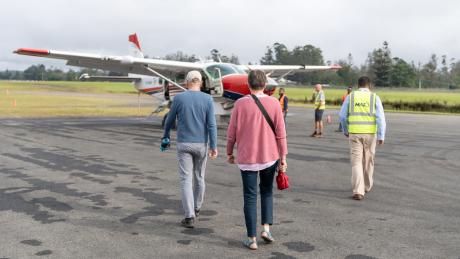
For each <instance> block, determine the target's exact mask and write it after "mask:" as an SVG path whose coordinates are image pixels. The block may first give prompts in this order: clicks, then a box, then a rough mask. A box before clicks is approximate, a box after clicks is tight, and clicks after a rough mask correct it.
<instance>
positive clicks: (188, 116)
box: [163, 91, 217, 149]
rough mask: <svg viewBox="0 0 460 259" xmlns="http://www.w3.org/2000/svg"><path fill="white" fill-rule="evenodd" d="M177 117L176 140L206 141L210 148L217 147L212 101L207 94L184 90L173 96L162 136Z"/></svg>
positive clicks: (183, 141) (167, 133)
mask: <svg viewBox="0 0 460 259" xmlns="http://www.w3.org/2000/svg"><path fill="white" fill-rule="evenodd" d="M176 118H177V142H179V143H208V140H209V146H210V148H211V149H216V147H217V125H216V117H215V114H214V103H213V101H212V97H211V96H210V95H208V94H205V93H202V92H198V91H186V92H184V93H181V94H178V95H176V96H175V97H174V101H173V104H172V106H171V109H170V110H169V113H168V117H167V118H166V122H165V129H164V135H163V137H164V138H170V135H169V132H170V131H171V127H172V125H173V122H174V121H175V120H176Z"/></svg>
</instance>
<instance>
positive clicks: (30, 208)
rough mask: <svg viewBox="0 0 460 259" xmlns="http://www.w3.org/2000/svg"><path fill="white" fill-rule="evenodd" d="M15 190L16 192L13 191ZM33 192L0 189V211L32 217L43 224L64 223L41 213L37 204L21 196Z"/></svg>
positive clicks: (50, 215)
mask: <svg viewBox="0 0 460 259" xmlns="http://www.w3.org/2000/svg"><path fill="white" fill-rule="evenodd" d="M15 190H17V191H15ZM31 191H34V189H27V188H7V189H0V211H8V210H11V211H14V212H18V213H24V214H26V215H30V216H32V218H33V219H34V220H36V221H39V222H41V223H43V224H50V223H54V222H61V221H65V220H64V219H53V218H54V215H52V214H50V213H49V212H48V211H43V210H41V209H40V206H39V205H38V204H37V203H33V202H29V201H26V200H25V199H24V198H23V197H22V194H24V193H29V192H31Z"/></svg>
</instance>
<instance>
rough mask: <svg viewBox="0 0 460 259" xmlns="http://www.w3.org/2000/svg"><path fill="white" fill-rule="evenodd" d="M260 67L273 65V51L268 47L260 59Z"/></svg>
mask: <svg viewBox="0 0 460 259" xmlns="http://www.w3.org/2000/svg"><path fill="white" fill-rule="evenodd" d="M260 64H262V65H273V64H275V58H274V57H273V50H272V48H271V47H270V46H267V50H266V52H265V55H264V56H263V57H262V58H261V59H260Z"/></svg>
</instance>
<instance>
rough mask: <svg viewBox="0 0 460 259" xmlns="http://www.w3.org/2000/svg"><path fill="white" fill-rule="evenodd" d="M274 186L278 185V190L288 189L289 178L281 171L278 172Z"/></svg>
mask: <svg viewBox="0 0 460 259" xmlns="http://www.w3.org/2000/svg"><path fill="white" fill-rule="evenodd" d="M276 184H277V185H278V189H279V190H284V189H287V188H289V176H287V174H286V173H285V172H283V171H278V175H277V176H276Z"/></svg>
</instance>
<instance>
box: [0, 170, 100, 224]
mask: <svg viewBox="0 0 460 259" xmlns="http://www.w3.org/2000/svg"><path fill="white" fill-rule="evenodd" d="M0 169H1V170H0V174H4V175H7V177H9V178H12V179H21V180H22V181H24V182H26V183H28V184H30V185H32V186H31V187H22V188H7V189H0V211H2V210H13V211H16V212H20V213H25V214H27V215H31V216H32V218H34V219H35V220H37V221H40V222H42V223H53V222H59V221H65V220H64V219H52V218H53V217H54V216H53V215H52V214H50V213H49V212H48V211H43V210H40V207H39V205H42V206H43V207H46V208H48V209H51V210H55V211H69V210H72V207H71V206H70V205H68V204H66V203H63V202H60V201H58V200H56V199H55V198H54V197H43V198H35V199H33V200H31V201H26V200H25V199H24V198H23V197H22V194H26V193H31V192H34V191H40V190H46V191H49V192H52V193H57V194H62V195H64V196H67V197H78V198H82V199H87V200H89V201H91V202H93V203H94V204H95V205H97V206H105V205H107V202H106V201H105V199H106V197H105V196H104V195H102V194H96V195H94V194H91V193H88V192H80V191H77V190H75V189H72V188H69V187H68V185H70V184H71V183H56V182H51V181H46V180H42V179H40V178H34V177H31V176H28V175H26V174H24V173H22V172H20V170H21V169H10V168H0ZM11 200H15V201H16V202H10V201H11ZM1 201H4V202H1Z"/></svg>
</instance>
